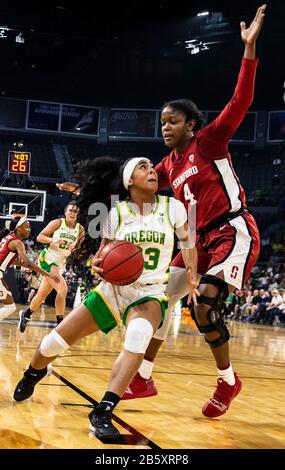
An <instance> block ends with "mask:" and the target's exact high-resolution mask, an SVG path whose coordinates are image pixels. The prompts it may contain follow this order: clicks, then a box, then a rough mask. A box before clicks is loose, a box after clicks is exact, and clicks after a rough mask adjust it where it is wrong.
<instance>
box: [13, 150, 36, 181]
mask: <svg viewBox="0 0 285 470" xmlns="http://www.w3.org/2000/svg"><path fill="white" fill-rule="evenodd" d="M31 156H32V155H31V152H17V151H15V150H10V151H9V156H8V173H12V174H14V175H29V174H30V169H31Z"/></svg>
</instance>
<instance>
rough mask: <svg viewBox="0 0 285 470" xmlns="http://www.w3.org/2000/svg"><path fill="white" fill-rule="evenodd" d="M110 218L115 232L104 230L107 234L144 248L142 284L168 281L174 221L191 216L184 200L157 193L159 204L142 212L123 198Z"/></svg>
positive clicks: (105, 234) (182, 222) (183, 220)
mask: <svg viewBox="0 0 285 470" xmlns="http://www.w3.org/2000/svg"><path fill="white" fill-rule="evenodd" d="M177 204H179V206H178V208H179V209H178V210H179V213H180V214H179V215H178V214H177V212H178V211H177ZM174 212H176V217H175V215H174ZM177 217H178V218H177ZM110 219H111V220H110V221H109V229H111V236H110V235H109V236H108V233H106V231H104V234H103V235H104V236H106V238H115V239H117V240H128V241H130V242H132V243H135V244H136V245H139V246H140V247H141V249H142V253H143V257H144V270H143V273H142V275H141V276H140V278H139V284H140V285H146V284H167V282H168V278H169V265H170V262H171V260H172V253H173V247H174V231H175V228H174V221H175V220H180V222H179V223H180V225H179V226H181V225H183V224H184V222H186V220H187V214H186V210H185V208H184V206H183V204H182V203H180V201H177V200H175V199H174V198H169V197H167V196H160V195H156V203H155V207H154V208H153V210H152V211H151V212H150V213H149V214H148V215H144V216H142V215H141V214H139V213H136V212H134V211H133V210H132V206H131V204H130V202H129V201H122V202H121V201H120V202H117V204H116V208H113V209H112V210H111V211H110ZM110 224H111V228H110ZM112 232H113V233H112Z"/></svg>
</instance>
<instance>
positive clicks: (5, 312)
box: [0, 279, 16, 321]
mask: <svg viewBox="0 0 285 470" xmlns="http://www.w3.org/2000/svg"><path fill="white" fill-rule="evenodd" d="M0 300H1V302H2V303H3V305H4V306H3V307H1V308H0V321H1V320H4V318H7V317H9V315H11V314H12V313H14V312H15V310H16V305H15V302H14V299H13V297H12V293H11V291H10V290H9V287H8V285H7V283H6V282H5V281H4V279H0Z"/></svg>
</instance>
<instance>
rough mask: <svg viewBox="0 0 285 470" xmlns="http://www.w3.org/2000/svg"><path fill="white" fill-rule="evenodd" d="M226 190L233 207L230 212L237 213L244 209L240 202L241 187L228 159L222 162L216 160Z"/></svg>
mask: <svg viewBox="0 0 285 470" xmlns="http://www.w3.org/2000/svg"><path fill="white" fill-rule="evenodd" d="M214 164H215V165H216V167H217V169H218V171H219V173H220V175H221V177H222V180H223V183H224V187H225V190H226V194H227V198H228V201H229V203H230V205H231V207H230V212H236V211H238V210H239V209H241V207H242V202H241V200H240V186H239V184H238V182H237V180H236V177H235V174H234V172H233V169H232V167H231V165H230V162H229V160H228V158H224V159H222V160H214Z"/></svg>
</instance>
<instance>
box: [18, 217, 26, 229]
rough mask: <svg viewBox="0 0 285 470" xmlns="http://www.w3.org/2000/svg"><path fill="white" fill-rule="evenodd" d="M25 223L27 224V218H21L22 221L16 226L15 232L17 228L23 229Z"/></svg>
mask: <svg viewBox="0 0 285 470" xmlns="http://www.w3.org/2000/svg"><path fill="white" fill-rule="evenodd" d="M25 222H27V219H26V217H21V218H20V220H18V222H17V225H16V227H15V230H16V228H19V227H21V225H23V224H24V223H25Z"/></svg>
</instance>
